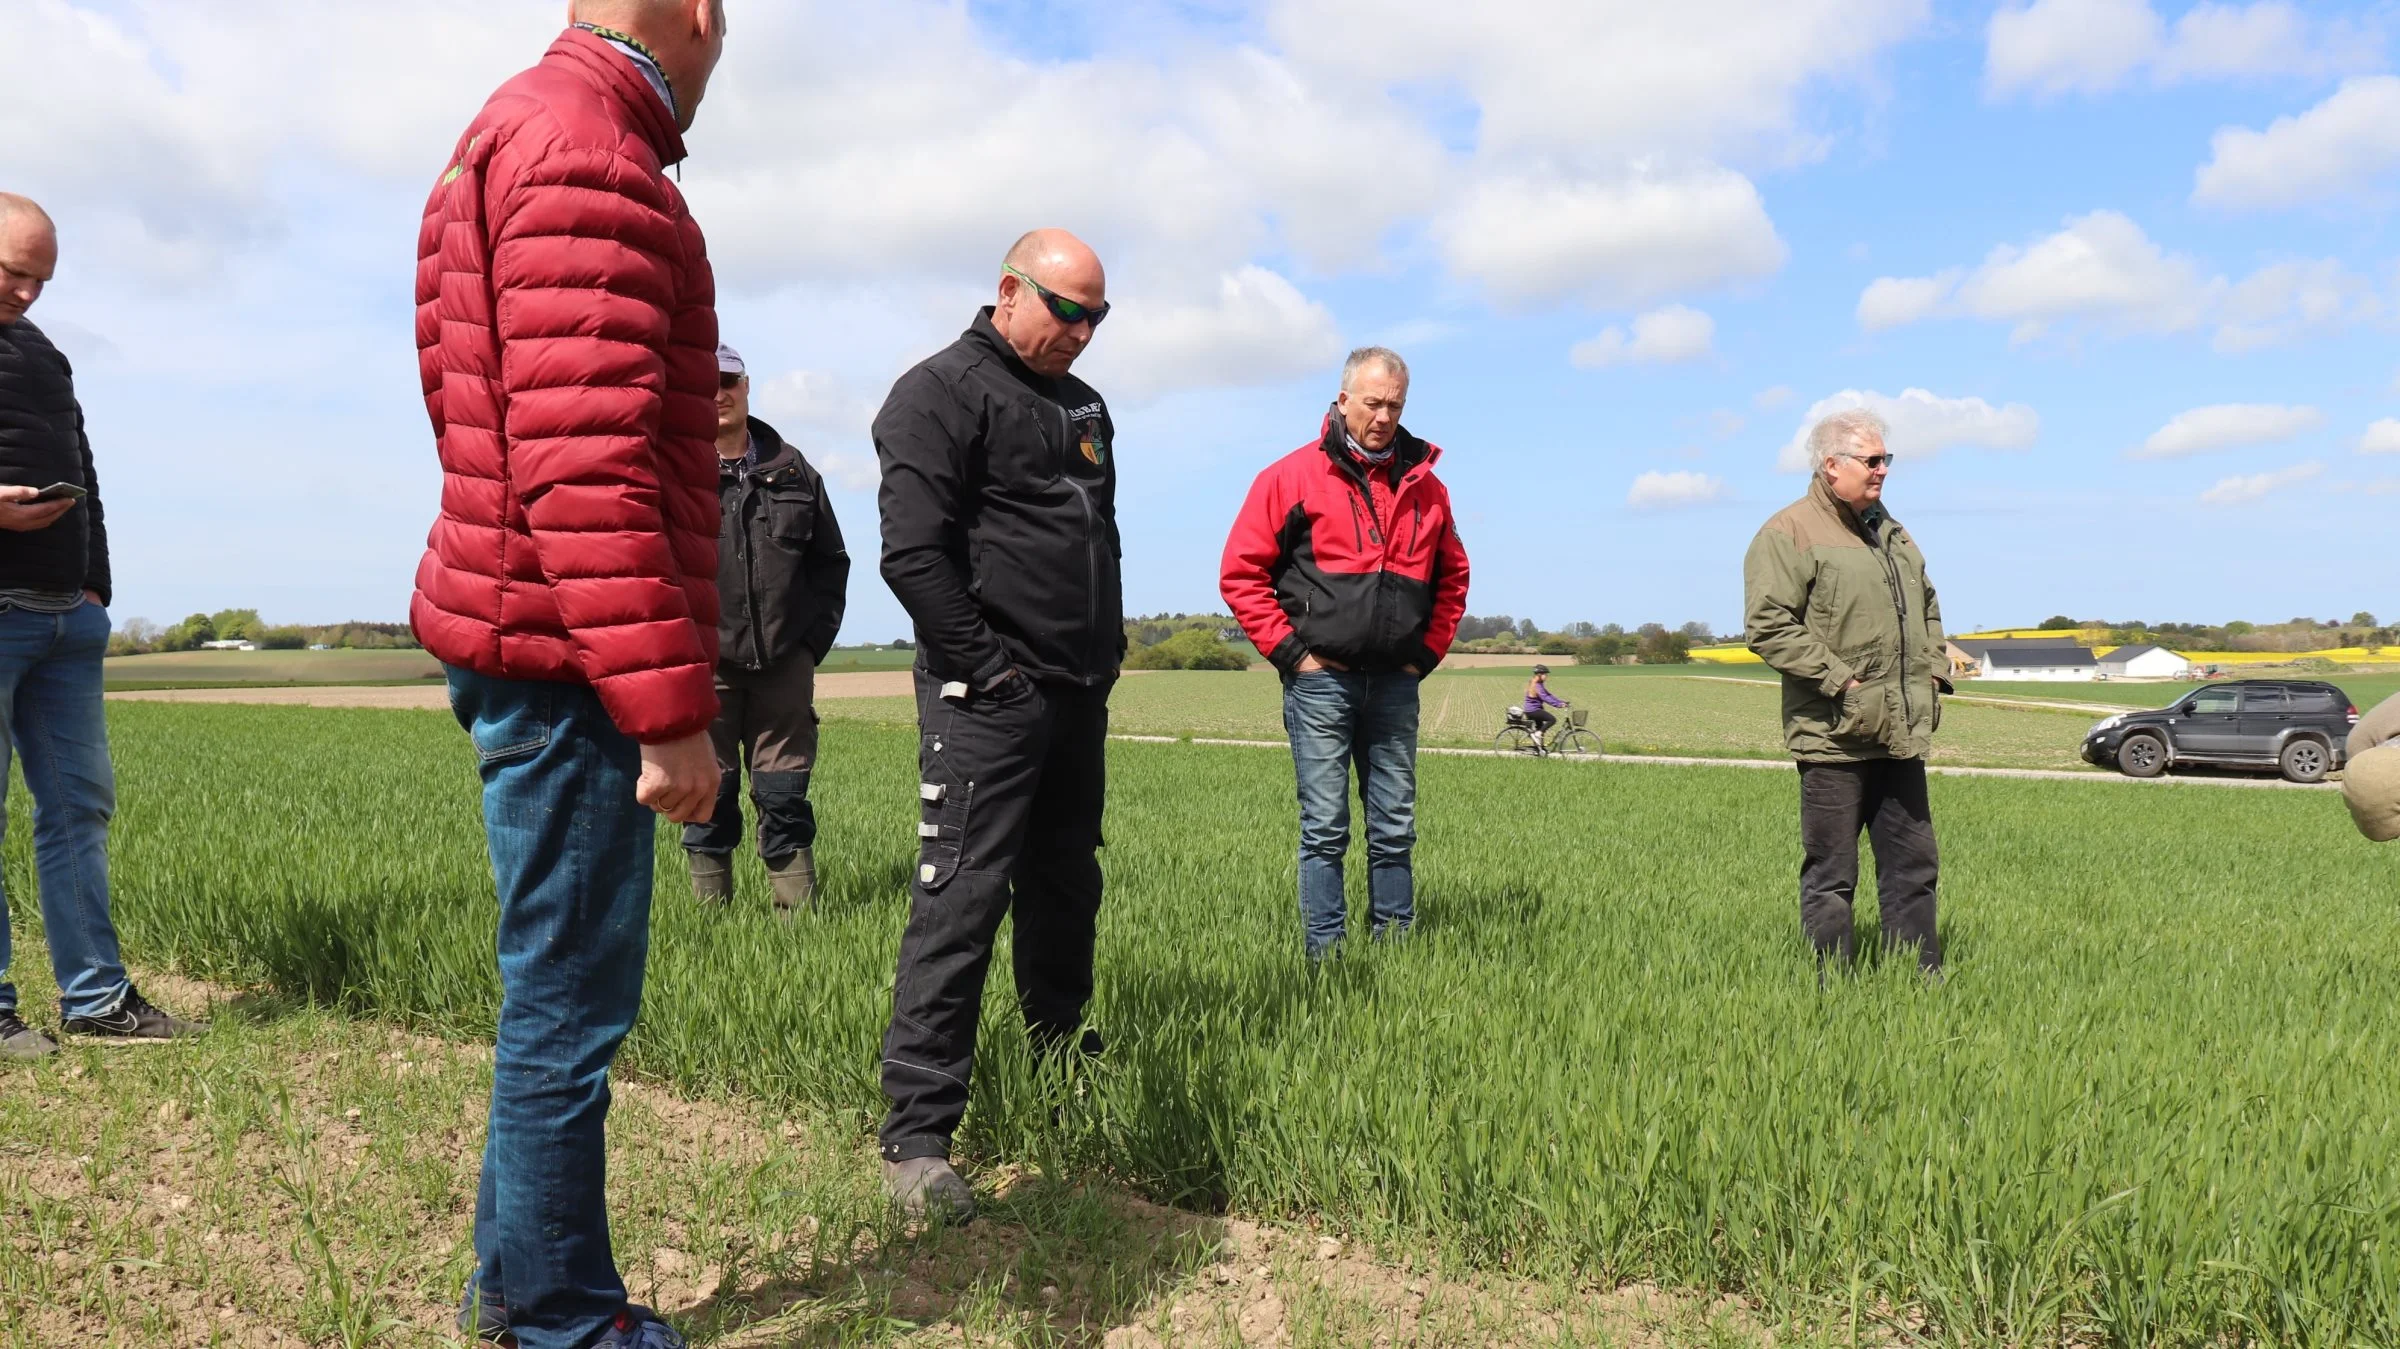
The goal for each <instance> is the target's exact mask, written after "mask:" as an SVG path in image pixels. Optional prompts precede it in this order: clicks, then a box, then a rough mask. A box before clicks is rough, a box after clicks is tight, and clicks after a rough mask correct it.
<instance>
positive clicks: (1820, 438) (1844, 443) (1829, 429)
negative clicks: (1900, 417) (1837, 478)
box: [1808, 408, 1892, 469]
mask: <svg viewBox="0 0 2400 1349" xmlns="http://www.w3.org/2000/svg"><path fill="white" fill-rule="evenodd" d="M1891 433H1892V425H1891V423H1890V422H1887V421H1885V420H1884V419H1883V418H1881V417H1878V416H1876V415H1875V414H1874V413H1873V412H1870V411H1868V410H1867V409H1865V408H1849V409H1846V410H1844V411H1841V412H1836V413H1834V414H1833V415H1831V416H1829V417H1826V418H1824V419H1823V420H1821V421H1819V422H1818V423H1817V424H1816V425H1815V426H1812V427H1810V428H1809V429H1808V462H1809V463H1810V464H1812V465H1814V466H1815V467H1817V468H1818V469H1823V468H1824V467H1825V461H1826V460H1828V459H1838V458H1840V457H1842V456H1844V455H1846V454H1849V453H1850V452H1851V451H1853V450H1855V449H1857V448H1859V447H1860V446H1861V445H1864V444H1866V443H1867V442H1868V441H1869V440H1873V441H1874V442H1875V443H1877V444H1879V445H1880V444H1882V443H1884V441H1885V440H1886V439H1887V438H1888V437H1889V436H1890V435H1891Z"/></svg>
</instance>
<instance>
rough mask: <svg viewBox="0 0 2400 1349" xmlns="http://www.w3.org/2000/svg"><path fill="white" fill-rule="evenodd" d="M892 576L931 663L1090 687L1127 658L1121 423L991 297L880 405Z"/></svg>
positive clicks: (878, 437) (975, 677) (886, 559)
mask: <svg viewBox="0 0 2400 1349" xmlns="http://www.w3.org/2000/svg"><path fill="white" fill-rule="evenodd" d="M875 456H876V458H877V459H878V460H880V461H881V462H882V467H883V490H882V493H881V496H880V502H881V505H882V508H883V579H884V580H885V581H886V582H888V583H889V584H890V585H891V587H892V593H893V594H894V595H897V596H898V597H899V599H900V603H901V604H902V606H904V607H905V608H906V609H907V610H908V614H909V617H910V618H911V619H913V620H915V623H916V629H917V648H918V662H919V663H920V664H922V665H923V666H924V667H925V668H926V669H927V670H929V671H931V672H932V673H933V674H934V675H936V676H938V677H940V678H941V679H943V680H963V681H965V682H967V683H969V684H971V685H973V686H974V687H976V688H979V689H981V688H988V687H990V686H991V684H992V683H993V681H994V680H997V679H999V678H1000V677H1001V676H1002V675H1004V674H1006V673H1007V672H1008V670H1009V669H1010V667H1012V666H1013V667H1015V668H1017V669H1019V670H1022V671H1024V672H1025V673H1026V674H1027V675H1029V676H1031V677H1032V678H1034V679H1035V680H1038V681H1042V682H1046V683H1065V684H1077V685H1082V686H1085V687H1093V686H1097V685H1102V684H1106V683H1108V682H1109V681H1111V680H1113V679H1115V678H1116V675H1117V668H1118V666H1119V665H1120V664H1122V662H1123V660H1124V655H1125V601H1124V586H1123V581H1122V577H1121V575H1120V559H1121V556H1122V552H1123V550H1122V548H1121V547H1120V546H1119V542H1118V538H1117V466H1116V427H1115V424H1114V423H1112V422H1111V421H1110V420H1109V417H1108V407H1107V405H1106V404H1104V403H1102V402H1101V401H1100V395H1099V394H1097V393H1094V392H1093V391H1092V388H1091V386H1090V385H1088V384H1085V383H1084V382H1083V381H1082V380H1079V379H1076V378H1074V377H1073V376H1071V375H1070V376H1066V377H1064V378H1061V379H1055V380H1053V379H1050V378H1047V377H1045V376H1042V375H1038V374H1036V373H1034V372H1033V371H1032V370H1031V369H1029V368H1028V367H1027V366H1026V365H1025V363H1024V362H1023V361H1020V360H1018V359H1017V354H1016V352H1014V351H1013V350H1011V349H1010V348H1009V345H1008V343H1007V341H1006V340H1005V339H1003V338H1002V337H1001V336H1000V334H999V332H998V331H997V330H996V329H994V328H993V327H992V311H991V310H990V309H989V308H986V309H984V310H983V312H982V313H981V314H979V315H977V316H976V319H975V325H974V326H973V327H971V328H969V329H967V331H966V333H965V335H963V336H961V337H960V338H959V339H958V340H957V341H956V342H953V343H951V344H950V345H949V346H947V347H945V348H943V349H942V350H941V351H939V352H936V353H935V354H934V355H933V356H932V357H930V358H928V359H927V360H926V361H925V362H924V363H923V364H921V365H919V366H917V367H916V368H915V369H913V370H911V371H909V372H908V373H907V374H905V375H902V376H901V377H900V381H899V383H897V384H894V385H893V386H892V394H891V397H890V398H888V399H886V400H885V401H884V404H883V411H881V412H880V413H878V414H876V417H875Z"/></svg>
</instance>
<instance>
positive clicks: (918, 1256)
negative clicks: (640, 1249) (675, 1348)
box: [662, 1179, 1225, 1349]
mask: <svg viewBox="0 0 2400 1349" xmlns="http://www.w3.org/2000/svg"><path fill="white" fill-rule="evenodd" d="M1224 1243H1225V1227H1224V1224H1223V1223H1222V1222H1221V1221H1219V1220H1218V1219H1215V1218H1211V1217H1207V1216H1205V1215H1201V1214H1194V1213H1186V1212H1181V1211H1178V1210H1174V1209H1166V1208H1159V1207H1156V1206H1154V1205H1150V1204H1146V1203H1143V1202H1142V1201H1140V1200H1137V1199H1133V1198H1130V1197H1127V1196H1124V1195H1121V1194H1114V1193H1107V1192H1103V1191H1098V1190H1094V1189H1091V1188H1086V1187H1079V1186H1067V1185H1061V1184H1056V1183H1053V1182H1049V1181H1045V1180H1041V1179H1022V1180H1017V1181H1015V1182H1013V1183H1009V1182H1004V1183H1003V1185H1002V1187H1001V1189H1000V1191H999V1193H998V1194H997V1195H995V1196H993V1197H991V1198H989V1199H987V1200H986V1201H985V1202H984V1204H983V1207H982V1211H981V1215H980V1216H979V1217H978V1218H977V1220H976V1221H975V1222H974V1223H972V1224H970V1225H968V1226H966V1227H962V1228H944V1227H933V1228H927V1229H923V1230H918V1231H914V1232H892V1233H885V1234H881V1235H880V1237H878V1235H877V1234H873V1233H870V1232H868V1231H865V1230H863V1229H862V1230H861V1231H859V1232H857V1233H855V1234H852V1236H851V1237H850V1238H849V1239H848V1240H846V1241H843V1242H840V1243H836V1244H837V1245H840V1246H846V1247H848V1248H849V1250H850V1251H852V1252H854V1253H853V1254H851V1255H849V1256H848V1257H846V1258H845V1257H844V1256H843V1255H842V1254H840V1253H838V1252H835V1253H830V1254H829V1255H827V1256H821V1257H820V1258H819V1259H817V1260H816V1261H814V1262H813V1263H811V1265H810V1266H809V1268H808V1271H807V1272H806V1274H804V1275H801V1276H798V1277H793V1278H785V1279H770V1280H769V1281H767V1282H766V1283H764V1284H761V1285H759V1286H757V1287H754V1288H751V1289H748V1290H745V1291H742V1292H738V1293H729V1292H726V1291H724V1290H720V1291H719V1292H718V1293H717V1294H715V1295H712V1296H710V1297H706V1298H703V1299H702V1300H700V1301H699V1302H697V1303H694V1304H692V1305H690V1306H688V1307H676V1308H662V1310H664V1311H666V1312H667V1314H668V1315H669V1316H670V1317H671V1318H672V1319H673V1320H674V1321H676V1322H677V1323H678V1324H680V1325H684V1326H687V1327H693V1328H699V1327H708V1328H711V1329H714V1330H715V1331H717V1332H718V1333H720V1334H722V1335H724V1336H725V1340H726V1342H727V1343H729V1344H733V1345H739V1346H741V1349H769V1346H775V1347H776V1349H782V1347H783V1346H791V1347H793V1349H799V1347H800V1346H810V1347H812V1349H813V1347H816V1346H830V1345H848V1344H860V1343H868V1342H880V1341H881V1340H882V1339H883V1338H885V1337H887V1336H889V1335H891V1334H894V1333H903V1334H904V1333H907V1332H909V1331H913V1330H918V1329H923V1328H926V1327H930V1326H935V1325H952V1326H957V1327H960V1328H961V1329H964V1330H966V1331H968V1332H969V1338H970V1339H972V1338H975V1337H976V1334H977V1332H986V1331H1007V1332H1011V1333H1012V1334H1014V1335H1025V1334H1028V1333H1030V1334H1031V1335H1032V1337H1033V1338H1034V1340H1035V1341H1036V1342H1039V1343H1044V1344H1060V1345H1073V1346H1097V1345H1100V1344H1101V1343H1102V1342H1103V1341H1104V1340H1105V1338H1106V1337H1107V1335H1108V1332H1109V1331H1110V1330H1112V1329H1115V1328H1117V1327H1119V1326H1123V1325H1126V1324H1128V1323H1130V1322H1134V1321H1138V1320H1140V1319H1142V1317H1143V1315H1144V1313H1145V1310H1146V1309H1148V1308H1150V1307H1152V1306H1153V1305H1155V1304H1156V1303H1158V1302H1159V1301H1160V1299H1161V1298H1162V1297H1164V1296H1165V1295H1166V1294H1168V1293H1169V1292H1170V1291H1171V1290H1172V1289H1174V1288H1175V1287H1177V1286H1178V1285H1180V1284H1182V1283H1183V1282H1184V1281H1186V1280H1187V1279H1189V1278H1190V1277H1191V1276H1192V1275H1193V1274H1194V1273H1195V1272H1197V1271H1198V1270H1199V1269H1201V1268H1202V1267H1203V1266H1205V1265H1207V1264H1209V1263H1210V1262H1212V1261H1213V1260H1215V1259H1216V1258H1218V1255H1219V1253H1220V1252H1221V1250H1222V1249H1223V1247H1224ZM787 1320H788V1321H789V1322H790V1325H789V1328H788V1329H787V1328H784V1327H781V1326H778V1325H777V1324H776V1323H777V1322H783V1321H787Z"/></svg>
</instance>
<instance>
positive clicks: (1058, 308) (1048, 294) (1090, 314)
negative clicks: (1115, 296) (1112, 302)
mask: <svg viewBox="0 0 2400 1349" xmlns="http://www.w3.org/2000/svg"><path fill="white" fill-rule="evenodd" d="M1000 270H1001V271H1004V272H1006V273H1008V274H1009V275H1010V276H1013V277H1015V278H1016V279H1018V280H1019V281H1022V282H1024V283H1025V284H1026V285H1028V286H1031V287H1033V293H1034V294H1036V295H1039V296H1041V297H1042V303H1043V304H1044V305H1047V306H1049V309H1050V317H1052V318H1054V319H1057V320H1058V321H1059V322H1061V323H1064V324H1068V325H1070V326H1071V325H1074V324H1077V323H1088V324H1090V325H1092V326H1093V327H1095V328H1097V327H1099V326H1100V320H1102V319H1104V318H1107V317H1108V310H1109V306H1107V305H1104V304H1101V305H1087V304H1077V303H1076V302H1075V301H1073V300H1070V299H1068V298H1067V297H1066V296H1064V295H1061V294H1059V293H1058V292H1057V291H1054V290H1052V289H1050V288H1049V287H1048V286H1045V285H1043V284H1042V283H1041V282H1039V281H1036V280H1034V279H1033V278H1032V277H1030V276H1027V275H1025V274H1024V273H1023V272H1020V271H1018V270H1017V269H1016V268H1014V267H1011V266H1008V265H1006V264H1002V265H1001V268H1000Z"/></svg>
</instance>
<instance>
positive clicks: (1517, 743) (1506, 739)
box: [1492, 726, 1533, 754]
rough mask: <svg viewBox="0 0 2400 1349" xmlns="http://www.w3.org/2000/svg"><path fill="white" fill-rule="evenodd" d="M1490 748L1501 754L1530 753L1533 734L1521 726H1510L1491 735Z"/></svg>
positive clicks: (1531, 751)
mask: <svg viewBox="0 0 2400 1349" xmlns="http://www.w3.org/2000/svg"><path fill="white" fill-rule="evenodd" d="M1492 748H1493V749H1496V750H1498V751H1500V752H1501V753H1502V754H1531V753H1533V736H1532V735H1530V734H1529V733H1527V732H1526V731H1525V730H1524V728H1522V727H1518V726H1511V727H1509V728H1508V729H1506V730H1504V731H1502V732H1500V734H1498V735H1496V736H1493V737H1492Z"/></svg>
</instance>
